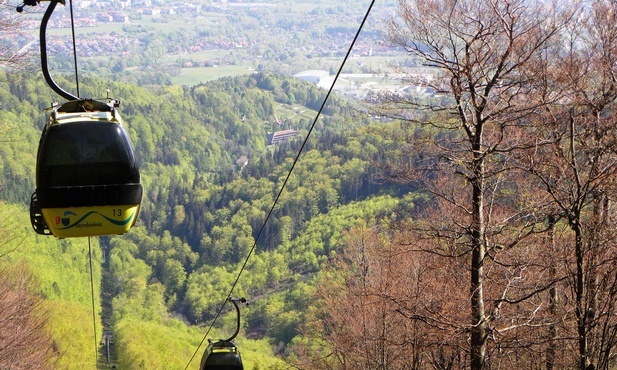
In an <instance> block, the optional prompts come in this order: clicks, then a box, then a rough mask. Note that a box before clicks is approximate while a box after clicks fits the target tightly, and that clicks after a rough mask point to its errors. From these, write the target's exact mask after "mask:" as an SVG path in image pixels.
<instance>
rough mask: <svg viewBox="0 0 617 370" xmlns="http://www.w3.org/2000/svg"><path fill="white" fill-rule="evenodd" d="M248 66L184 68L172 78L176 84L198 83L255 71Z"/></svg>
mask: <svg viewBox="0 0 617 370" xmlns="http://www.w3.org/2000/svg"><path fill="white" fill-rule="evenodd" d="M253 72H254V70H252V69H251V68H250V67H247V66H221V67H198V68H182V71H181V72H180V75H179V76H175V77H172V78H171V81H172V82H173V83H174V84H175V85H197V84H199V83H200V82H206V81H211V80H216V79H218V78H221V77H225V76H238V75H245V74H250V73H253Z"/></svg>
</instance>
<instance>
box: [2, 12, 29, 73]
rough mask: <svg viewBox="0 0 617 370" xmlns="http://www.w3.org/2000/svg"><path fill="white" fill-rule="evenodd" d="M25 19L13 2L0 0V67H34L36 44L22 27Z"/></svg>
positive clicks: (5, 68) (15, 68) (24, 68)
mask: <svg viewBox="0 0 617 370" xmlns="http://www.w3.org/2000/svg"><path fill="white" fill-rule="evenodd" d="M28 8H30V7H28ZM28 11H32V10H30V9H28ZM25 21H26V17H25V16H24V15H22V14H19V13H17V11H16V6H15V4H13V3H11V2H10V1H9V0H0V30H2V32H1V36H0V69H4V70H26V69H27V70H30V69H32V68H34V65H35V61H34V57H35V56H36V55H37V53H36V51H37V50H36V49H37V46H38V44H36V43H35V41H36V40H35V39H34V38H33V36H32V35H31V34H29V33H28V31H27V30H26V29H25V28H24V23H25Z"/></svg>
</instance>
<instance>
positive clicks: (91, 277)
mask: <svg viewBox="0 0 617 370" xmlns="http://www.w3.org/2000/svg"><path fill="white" fill-rule="evenodd" d="M88 256H89V257H90V258H89V259H90V292H91V296H92V328H93V329H94V359H95V361H96V362H95V365H96V367H97V368H98V364H99V342H98V340H97V335H96V309H95V305H94V270H93V269H92V246H91V245H90V237H88Z"/></svg>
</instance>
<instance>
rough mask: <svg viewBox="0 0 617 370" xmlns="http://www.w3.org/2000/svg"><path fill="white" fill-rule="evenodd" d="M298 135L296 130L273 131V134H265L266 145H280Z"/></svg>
mask: <svg viewBox="0 0 617 370" xmlns="http://www.w3.org/2000/svg"><path fill="white" fill-rule="evenodd" d="M297 134H298V131H296V130H293V129H292V130H282V131H275V132H269V133H268V134H267V139H268V145H276V144H279V143H282V142H284V141H286V140H289V139H291V138H292V137H294V136H296V135H297Z"/></svg>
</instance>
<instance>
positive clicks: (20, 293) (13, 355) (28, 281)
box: [0, 264, 55, 369]
mask: <svg viewBox="0 0 617 370" xmlns="http://www.w3.org/2000/svg"><path fill="white" fill-rule="evenodd" d="M0 273H1V274H2V277H3V278H2V280H0V327H2V330H1V331H0V368H3V369H51V368H52V365H53V359H54V356H55V355H54V351H53V344H52V339H51V335H50V334H49V333H48V332H47V329H46V328H45V325H46V322H47V313H46V311H45V309H44V308H43V306H42V298H41V297H39V296H37V295H35V294H33V293H32V290H33V289H34V287H35V282H34V279H33V277H32V275H31V274H30V273H29V272H28V269H27V268H26V266H25V265H24V264H18V265H16V266H14V267H12V268H3V269H2V270H1V271H0Z"/></svg>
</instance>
